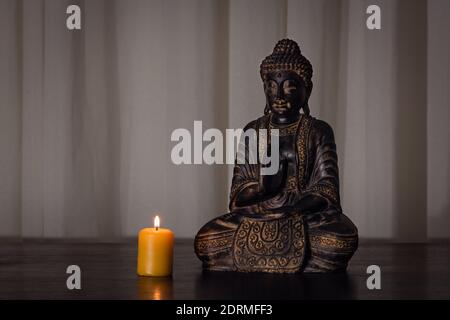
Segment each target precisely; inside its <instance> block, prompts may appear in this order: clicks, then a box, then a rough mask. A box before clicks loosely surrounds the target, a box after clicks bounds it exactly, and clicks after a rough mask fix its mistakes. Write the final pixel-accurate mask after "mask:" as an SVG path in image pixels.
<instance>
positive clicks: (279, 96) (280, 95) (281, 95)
mask: <svg viewBox="0 0 450 320" xmlns="http://www.w3.org/2000/svg"><path fill="white" fill-rule="evenodd" d="M277 100H284V92H283V88H282V87H281V86H280V87H279V88H278V90H277Z"/></svg>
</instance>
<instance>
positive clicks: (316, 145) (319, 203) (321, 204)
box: [298, 120, 340, 212]
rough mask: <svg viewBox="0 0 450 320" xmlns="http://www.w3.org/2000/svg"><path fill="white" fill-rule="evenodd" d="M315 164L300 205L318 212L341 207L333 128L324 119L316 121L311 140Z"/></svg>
mask: <svg viewBox="0 0 450 320" xmlns="http://www.w3.org/2000/svg"><path fill="white" fill-rule="evenodd" d="M309 142H310V143H311V144H312V146H313V148H312V149H313V152H314V157H313V158H314V165H313V169H312V172H311V174H310V178H309V182H308V184H307V186H306V190H304V192H303V196H302V198H301V199H300V201H299V202H298V207H299V208H300V209H301V210H302V211H303V212H316V211H321V210H324V209H325V208H327V207H328V206H335V207H337V208H340V200H339V169H338V159H337V153H336V144H335V140H334V133H333V129H332V128H331V127H330V126H329V125H328V124H327V123H326V122H324V121H321V120H316V121H314V126H313V128H312V130H311V134H310V141H309Z"/></svg>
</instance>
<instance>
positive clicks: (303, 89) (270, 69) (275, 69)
mask: <svg viewBox="0 0 450 320" xmlns="http://www.w3.org/2000/svg"><path fill="white" fill-rule="evenodd" d="M312 73H313V70H312V66H311V63H310V62H309V61H308V59H306V58H305V57H304V56H303V55H302V53H301V51H300V48H299V47H298V44H297V43H296V42H295V41H293V40H290V39H283V40H280V41H278V43H277V44H276V45H275V48H274V49H273V52H272V54H271V55H269V56H267V57H266V58H265V59H264V60H263V62H262V63H261V66H260V74H261V78H262V80H263V83H264V92H265V94H266V108H265V110H264V113H266V114H267V113H270V112H272V113H274V114H278V115H283V116H290V115H296V114H298V113H299V112H300V109H302V108H303V112H304V113H305V114H309V107H308V99H309V96H310V95H311V91H312V86H313V84H312V81H311V78H312Z"/></svg>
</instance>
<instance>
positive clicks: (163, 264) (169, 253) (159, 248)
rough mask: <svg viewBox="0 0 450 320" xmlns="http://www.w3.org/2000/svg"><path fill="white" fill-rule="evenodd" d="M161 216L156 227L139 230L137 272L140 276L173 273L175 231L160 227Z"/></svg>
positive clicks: (157, 275)
mask: <svg viewBox="0 0 450 320" xmlns="http://www.w3.org/2000/svg"><path fill="white" fill-rule="evenodd" d="M159 225H160V221H159V217H158V216H156V217H155V220H154V228H144V229H142V230H141V231H139V242H138V265H137V273H138V275H140V276H153V277H164V276H169V275H171V274H172V261H173V239H174V237H173V232H172V231H170V230H169V229H164V228H160V227H159Z"/></svg>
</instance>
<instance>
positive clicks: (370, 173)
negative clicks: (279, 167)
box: [0, 0, 450, 241]
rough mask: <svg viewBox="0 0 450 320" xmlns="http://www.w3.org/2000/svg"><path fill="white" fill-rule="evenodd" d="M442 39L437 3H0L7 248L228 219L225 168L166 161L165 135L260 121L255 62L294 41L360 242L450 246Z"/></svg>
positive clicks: (443, 16)
mask: <svg viewBox="0 0 450 320" xmlns="http://www.w3.org/2000/svg"><path fill="white" fill-rule="evenodd" d="M69 4H79V5H80V7H81V9H82V30H81V31H69V30H67V29H66V27H65V19H66V17H67V15H66V13H65V12H66V8H67V6H68V5H69ZM370 4H377V5H379V6H380V7H381V10H382V11H381V13H382V15H381V18H382V29H381V30H373V31H370V30H368V29H367V28H366V26H365V20H366V17H367V15H366V8H367V6H368V5H370ZM448 30H450V1H446V0H433V1H428V2H427V1H424V0H423V1H422V0H417V1H407V0H397V1H380V0H377V1H358V0H348V1H344V0H342V1H338V0H336V1H329V0H310V1H307V0H299V1H295V0H285V1H279V0H265V1H261V0H253V1H245V0H160V1H130V0H127V1H125V0H116V1H107V0H103V1H101V0H89V1H74V0H72V1H69V0H47V1H43V0H28V1H27V0H23V1H14V0H0V41H1V43H0V130H1V131H0V132H1V134H0V155H1V157H0V236H3V237H38V238H54V237H56V238H60V237H67V238H79V237H82V238H95V239H100V240H111V239H119V238H121V237H129V236H135V235H136V234H137V232H138V230H139V229H140V228H142V227H144V226H147V225H149V224H151V218H152V216H153V214H154V213H155V212H160V215H161V218H162V224H163V225H164V226H166V227H170V228H171V229H172V230H173V231H174V232H175V234H176V236H177V237H180V238H183V237H188V238H192V237H193V236H194V235H195V233H196V231H197V230H198V229H199V228H200V227H201V225H203V224H204V223H205V222H207V221H208V220H209V219H211V218H213V217H215V216H217V215H219V214H223V213H225V212H226V209H227V198H228V192H229V190H228V187H229V184H230V179H231V176H230V173H231V171H230V170H231V167H230V166H226V165H212V166H208V165H190V166H189V165H184V166H175V165H173V164H172V163H171V159H170V152H171V148H172V147H173V145H174V144H175V143H172V142H171V141H170V135H171V132H172V131H173V130H174V129H176V128H187V129H189V130H193V122H194V120H202V121H203V128H204V129H207V128H212V127H215V128H219V129H221V130H223V129H225V128H238V127H243V126H244V125H245V124H246V123H247V122H249V121H250V120H252V119H254V118H256V117H258V116H260V115H261V114H262V112H263V108H264V94H263V90H262V83H261V80H260V78H259V64H260V62H261V60H262V59H263V58H264V57H265V56H266V55H268V54H269V53H270V52H271V50H272V48H273V46H274V44H275V43H276V41H277V40H279V39H281V38H284V37H286V36H287V37H290V38H293V39H295V40H296V41H297V42H298V43H299V44H300V46H301V48H302V51H303V53H304V54H305V55H306V56H307V57H308V58H309V59H310V60H311V62H312V64H313V67H314V78H313V81H314V89H313V93H312V97H311V100H310V107H311V113H312V115H314V116H315V117H318V118H321V119H323V120H325V121H327V122H329V123H330V124H331V125H332V126H333V128H334V131H335V135H336V142H337V148H338V155H339V165H340V175H341V193H342V202H343V203H342V205H343V208H344V211H345V213H346V214H347V215H348V216H349V217H350V218H351V219H352V220H354V222H355V223H356V225H357V226H358V228H359V231H360V235H361V237H365V238H387V239H394V240H400V241H424V240H427V239H430V238H448V237H449V236H450V228H449V225H450V200H449V199H450V188H449V184H450V162H449V157H450V129H449V128H450V126H449V121H450V115H449V113H450V94H449V90H448V84H449V83H450V79H449V77H450V37H449V36H448Z"/></svg>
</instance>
